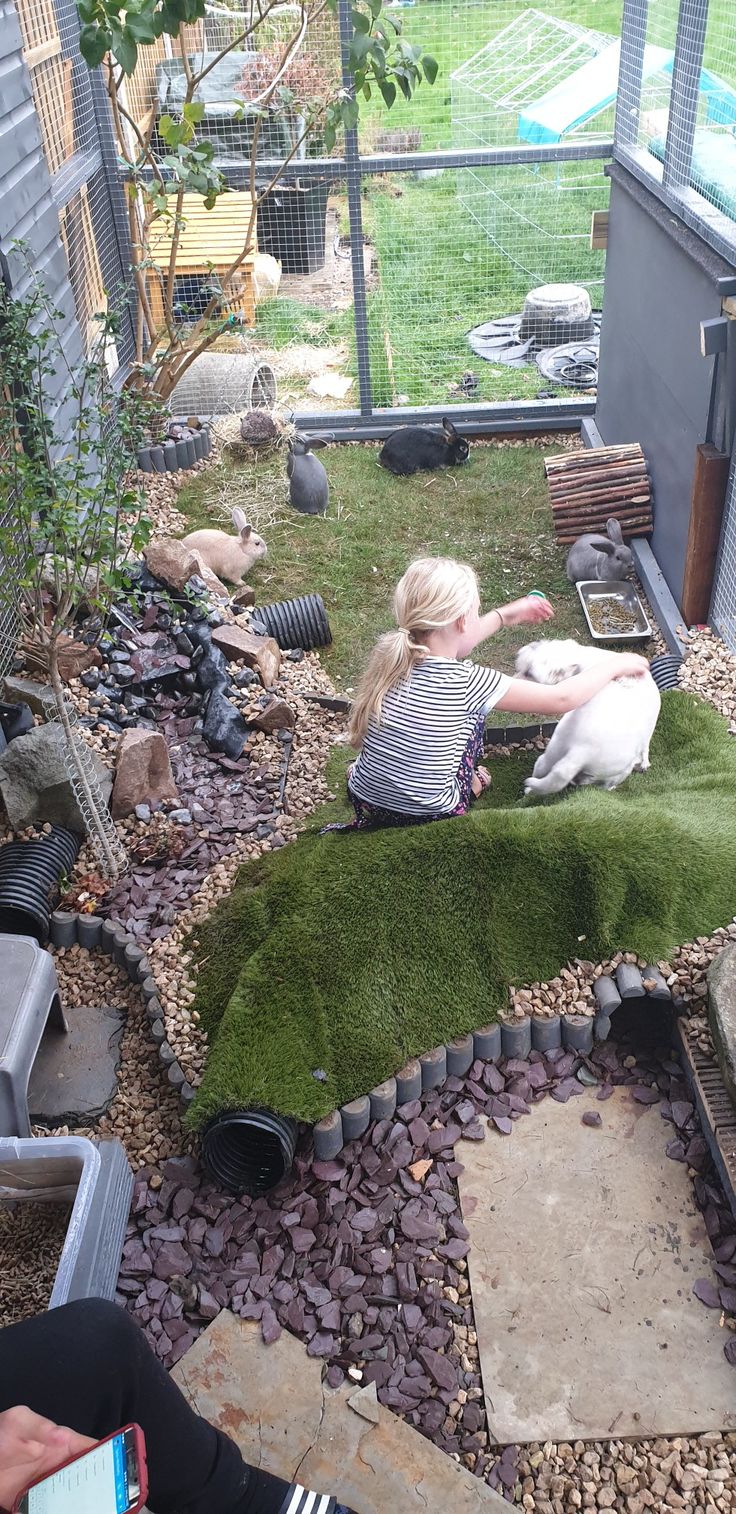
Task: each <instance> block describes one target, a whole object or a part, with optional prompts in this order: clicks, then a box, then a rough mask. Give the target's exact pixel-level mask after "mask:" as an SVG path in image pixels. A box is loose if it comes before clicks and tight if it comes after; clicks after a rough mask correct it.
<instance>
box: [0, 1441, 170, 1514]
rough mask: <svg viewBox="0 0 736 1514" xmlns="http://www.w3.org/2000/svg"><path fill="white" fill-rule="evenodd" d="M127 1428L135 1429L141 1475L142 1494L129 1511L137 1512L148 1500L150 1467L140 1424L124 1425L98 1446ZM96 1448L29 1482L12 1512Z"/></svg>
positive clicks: (73, 1457)
mask: <svg viewBox="0 0 736 1514" xmlns="http://www.w3.org/2000/svg"><path fill="white" fill-rule="evenodd" d="M126 1430H132V1431H133V1436H134V1441H135V1454H136V1457H137V1459H138V1477H139V1480H140V1494H139V1496H138V1502H137V1503H134V1504H131V1505H130V1508H129V1511H128V1514H136V1511H137V1510H140V1509H142V1508H143V1506H144V1504H145V1502H146V1499H147V1497H148V1467H147V1463H146V1442H145V1439H144V1435H143V1431H142V1429H141V1427H140V1425H122V1426H121V1428H120V1429H119V1430H113V1433H112V1435H105V1436H104V1437H103V1439H102V1440H99V1441H98V1442H97V1445H98V1446H104V1445H106V1444H107V1442H108V1441H109V1440H115V1438H116V1436H118V1435H124V1434H125V1432H126ZM94 1450H95V1447H94V1446H88V1448H87V1450H86V1451H80V1453H79V1455H78V1456H68V1457H67V1459H66V1461H63V1462H62V1463H61V1465H60V1466H58V1467H54V1469H53V1471H52V1472H47V1473H46V1476H45V1477H39V1478H37V1479H36V1481H35V1482H31V1483H29V1484H28V1487H27V1488H24V1489H23V1491H22V1493H19V1494H18V1497H17V1498H16V1500H15V1503H14V1504H13V1507H12V1509H11V1514H19V1510H20V1504H21V1499H23V1498H25V1497H26V1496H27V1495H28V1494H29V1493H30V1492H31V1491H32V1490H33V1488H38V1487H40V1485H41V1483H44V1482H47V1481H48V1478H49V1477H54V1476H55V1474H56V1473H57V1472H63V1471H64V1468H65V1467H70V1466H71V1464H72V1462H75V1461H81V1460H82V1457H83V1456H89V1454H90V1451H94ZM110 1514H112V1510H111V1511H110Z"/></svg>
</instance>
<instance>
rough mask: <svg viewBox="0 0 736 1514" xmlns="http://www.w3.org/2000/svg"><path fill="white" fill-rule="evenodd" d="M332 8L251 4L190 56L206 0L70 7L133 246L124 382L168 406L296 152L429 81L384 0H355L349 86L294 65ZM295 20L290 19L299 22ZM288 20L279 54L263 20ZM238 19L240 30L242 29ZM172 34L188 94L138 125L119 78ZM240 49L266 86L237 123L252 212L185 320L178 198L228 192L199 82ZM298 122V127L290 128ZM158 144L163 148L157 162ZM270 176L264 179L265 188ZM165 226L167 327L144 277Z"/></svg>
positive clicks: (215, 327)
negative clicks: (221, 270) (271, 148)
mask: <svg viewBox="0 0 736 1514" xmlns="http://www.w3.org/2000/svg"><path fill="white" fill-rule="evenodd" d="M336 4H337V0H302V3H301V4H300V5H299V6H296V5H293V4H292V5H285V4H284V0H248V7H247V9H246V10H244V11H242V12H237V11H233V28H232V29H233V33H234V35H233V36H232V39H231V40H230V41H229V42H228V43H227V45H226V46H223V47H221V49H220V51H219V52H218V53H217V54H216V55H215V56H212V55H211V54H207V55H206V54H205V53H204V51H201V52H200V53H199V54H197V55H195V56H193V57H192V56H190V54H189V52H188V49H187V43H186V38H185V32H184V28H185V27H191V26H192V25H194V24H197V23H202V21H203V18H204V16H205V10H206V3H205V0H129V3H128V4H127V7H126V8H123V6H122V5H121V0H77V5H78V9H79V14H80V19H81V23H82V26H81V34H80V46H81V51H82V55H83V57H84V59H85V61H86V62H87V63H88V65H89V66H90V67H91V68H93V67H97V66H98V65H100V64H101V65H102V67H103V72H104V78H105V84H106V87H107V93H108V95H109V98H110V104H111V107H112V116H113V122H114V128H115V133H116V136H117V142H118V147H119V152H120V157H121V160H122V166H123V171H124V174H125V178H126V182H127V189H128V197H129V222H130V240H131V247H132V262H133V277H134V280H135V286H136V292H137V299H138V312H137V332H136V347H137V353H136V357H137V361H136V366H135V370H134V373H133V375H132V377H131V383H132V384H133V385H134V386H136V387H138V388H140V389H142V390H145V391H147V392H148V393H149V394H150V395H151V396H152V397H154V398H156V399H158V400H160V401H166V400H168V398H169V396H170V394H171V392H172V390H173V389H174V387H175V385H176V384H177V383H178V382H179V380H180V379H181V378H182V377H183V375H184V374H185V373H186V371H187V369H188V368H189V367H190V366H191V364H192V363H193V362H194V360H195V358H196V357H197V356H198V355H199V354H200V353H202V352H204V351H206V349H207V348H208V347H210V346H211V345H212V344H213V343H214V342H215V341H216V340H217V338H218V337H219V336H220V335H221V334H222V333H223V331H224V330H225V329H226V328H227V325H228V321H227V317H226V316H223V315H222V313H221V307H222V304H223V303H227V301H228V298H229V297H231V296H232V294H233V292H234V290H235V289H236V288H237V278H238V271H239V269H241V268H242V266H243V263H244V262H245V260H246V258H247V257H248V256H249V254H250V252H251V251H252V249H253V246H254V244H255V230H256V219H257V214H258V206H259V204H261V203H262V201H263V200H264V199H265V197H266V196H267V195H268V194H270V193H271V191H272V190H273V188H274V186H275V185H276V184H277V183H278V182H279V180H280V179H281V178H282V177H283V174H284V171H285V169H286V168H287V166H288V165H289V163H290V162H291V161H292V160H293V159H294V158H296V157H297V156H298V155H299V153H300V152H301V150H302V146H303V144H305V143H306V142H307V141H309V140H310V139H311V140H314V138H315V136H319V139H320V142H321V144H323V146H324V150H325V151H326V152H328V153H329V152H331V151H332V150H333V148H334V146H335V143H336V140H337V135H338V132H339V130H340V129H341V128H344V127H354V126H356V125H357V121H358V115H359V102H360V101H361V100H366V101H367V100H370V99H371V98H372V96H373V94H374V93H378V94H379V95H380V97H381V98H382V100H383V103H384V105H385V106H386V107H387V108H389V109H390V107H391V106H392V105H393V103H394V101H395V100H396V98H397V96H398V95H399V94H400V95H402V96H403V97H404V99H406V100H409V99H411V97H412V95H413V93H414V91H415V89H416V88H417V87H418V85H419V84H420V83H421V82H422V80H426V81H428V82H429V83H430V84H431V83H433V82H434V80H435V78H436V76H437V63H436V62H435V60H434V58H432V57H430V56H429V55H428V54H426V53H424V52H423V50H422V49H421V48H420V47H416V46H413V45H411V44H410V43H408V42H406V41H405V40H404V39H403V37H402V35H401V23H400V21H398V20H395V19H394V18H393V17H390V16H388V15H387V14H385V13H384V11H383V0H353V3H352V6H351V12H350V15H351V38H350V43H349V51H348V67H349V70H350V75H351V80H352V84H351V88H350V89H345V88H344V87H343V85H342V83H341V82H340V79H339V77H336V78H335V80H334V82H330V79H329V75H328V73H327V72H325V70H324V68H323V67H315V68H314V69H313V70H311V71H309V70H308V69H305V68H304V67H303V66H301V67H300V66H299V64H298V61H297V60H298V59H299V58H300V57H303V53H301V49H302V48H303V47H304V44H305V41H306V39H307V38H308V37H309V34H310V31H312V32H313V30H314V27H315V24H316V23H317V21H318V20H319V18H320V17H321V16H323V15H324V14H325V13H326V12H329V11H334V10H335V9H336ZM294 12H297V14H296V16H295V15H294ZM276 16H278V17H279V18H280V19H282V18H284V17H285V16H290V17H291V19H292V20H293V26H292V27H291V31H290V34H289V35H288V36H287V37H286V38H285V39H282V40H281V41H280V42H279V44H278V47H277V48H276V49H275V50H274V47H273V44H272V42H271V41H270V40H269V39H268V23H269V19H270V18H274V17H276ZM241 19H242V24H239V22H240V20H241ZM164 35H166V36H169V37H171V38H172V39H173V43H174V46H175V48H176V49H178V53H179V56H180V59H181V66H182V73H183V80H184V88H183V91H182V97H181V103H180V105H179V107H178V109H177V110H176V112H175V113H168V114H164V115H162V116H160V117H159V119H158V120H156V118H155V111H154V112H153V113H152V115H151V119H150V121H149V124H148V126H147V127H146V128H145V129H143V128H141V126H140V125H139V124H138V123H137V122H136V121H135V119H134V117H133V115H132V114H131V112H130V110H129V109H128V104H127V95H126V81H127V80H128V79H129V78H130V77H131V75H132V74H133V73H134V71H135V68H136V64H137V62H138V57H139V52H140V50H141V49H145V48H150V47H151V46H153V45H154V44H155V43H156V42H157V41H158V39H159V38H161V37H162V36H164ZM236 48H248V49H253V50H255V51H256V52H259V51H260V52H263V53H264V54H265V57H266V60H267V63H266V71H265V78H263V77H261V78H260V79H259V80H258V84H259V87H258V88H257V90H256V91H255V93H254V95H253V96H252V98H251V100H250V101H249V102H244V103H243V104H242V105H241V107H240V109H239V115H240V118H241V120H243V119H247V122H248V123H249V125H250V126H251V133H250V143H249V153H248V157H247V160H244V166H245V168H246V170H247V172H246V175H245V176H246V177H247V181H248V186H249V192H250V212H249V215H248V219H247V225H246V226H245V228H244V232H243V243H242V248H241V249H239V250H238V253H237V255H236V256H235V257H234V258H233V260H232V262H231V264H230V266H229V267H228V269H227V271H226V273H225V274H224V276H223V277H222V278H221V286H222V294H221V295H220V294H219V293H218V292H216V291H215V292H213V293H212V296H211V298H210V299H209V301H208V303H207V305H206V308H205V309H204V310H202V312H201V314H199V315H198V316H197V318H196V320H194V321H193V322H191V323H187V324H185V323H183V322H181V321H178V320H177V316H176V311H175V281H176V254H177V248H178V244H179V241H180V237H181V231H182V227H183V224H184V217H183V200H184V195H185V194H192V193H194V194H198V195H201V196H202V199H203V202H204V204H205V206H206V207H207V208H208V209H210V208H211V207H212V206H213V205H214V204H215V203H216V201H217V199H218V197H219V196H220V195H222V194H224V193H225V192H226V189H227V186H226V182H225V179H224V178H223V175H222V173H221V172H220V170H219V169H218V167H217V165H216V163H215V150H214V147H213V144H212V143H211V142H210V141H208V140H207V136H206V125H203V123H204V118H205V107H204V104H203V103H202V101H201V99H200V98H199V93H200V89H201V86H202V84H203V83H204V81H205V80H206V79H207V77H208V76H209V75H210V74H211V72H212V70H213V69H214V68H215V67H216V66H217V64H218V63H220V62H221V61H222V60H223V59H224V58H226V57H227V55H228V54H229V53H230V52H232V51H233V49H236ZM279 117H281V118H282V119H284V120H286V121H287V123H288V126H289V132H288V140H289V141H290V146H288V147H287V148H286V149H285V151H284V156H283V159H282V160H281V161H278V162H276V164H275V166H274V164H273V162H271V161H269V162H268V163H267V164H265V165H264V161H263V159H264V153H263V151H262V146H261V140H262V137H263V134H264V125H265V123H266V122H272V121H273V119H274V118H279ZM295 120H298V121H299V123H300V130H298V132H294V130H293V123H294V121H295ZM157 136H158V137H159V138H160V139H162V140H163V142H164V144H165V149H166V150H165V153H164V154H163V156H161V154H160V149H159V148H158V147H157ZM264 176H265V182H264ZM163 217H166V218H168V219H169V221H170V223H171V228H172V236H171V247H170V254H169V257H168V265H167V267H166V268H165V269H164V270H162V277H161V295H162V308H163V321H162V322H161V321H158V322H157V321H156V319H155V318H154V315H153V312H152V310H151V304H150V301H149V298H148V290H147V282H146V274H147V271H148V270H149V269H151V268H152V267H154V266H155V259H153V258H152V255H151V229H152V227H153V225H154V223H155V222H157V221H159V220H160V219H161V218H163Z"/></svg>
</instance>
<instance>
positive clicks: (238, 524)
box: [232, 510, 253, 541]
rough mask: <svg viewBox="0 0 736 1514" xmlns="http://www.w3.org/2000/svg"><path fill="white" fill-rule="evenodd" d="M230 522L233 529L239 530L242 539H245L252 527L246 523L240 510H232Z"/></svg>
mask: <svg viewBox="0 0 736 1514" xmlns="http://www.w3.org/2000/svg"><path fill="white" fill-rule="evenodd" d="M232 522H233V525H234V527H235V530H236V531H239V532H240V535H241V536H242V538H243V541H247V540H248V537H249V536H250V533H251V531H252V529H253V527H252V526H250V525H249V524H248V522H247V520H246V518H245V515H244V513H243V511H242V510H233V513H232Z"/></svg>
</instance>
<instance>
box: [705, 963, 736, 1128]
mask: <svg viewBox="0 0 736 1514" xmlns="http://www.w3.org/2000/svg"><path fill="white" fill-rule="evenodd" d="M708 1019H709V1020H710V1028H711V1032H712V1035H713V1040H714V1042H715V1047H716V1053H717V1056H718V1061H719V1063H720V1068H721V1072H722V1074H723V1081H724V1083H725V1084H726V1087H727V1088H728V1091H729V1093H730V1095H731V1098H732V1099H733V1102H734V1104H735V1105H736V946H727V947H726V948H725V950H724V951H722V952H720V953H719V955H718V956H717V957H716V959H715V961H714V962H712V963H711V965H710V967H709V969H708Z"/></svg>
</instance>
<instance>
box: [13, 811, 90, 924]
mask: <svg viewBox="0 0 736 1514" xmlns="http://www.w3.org/2000/svg"><path fill="white" fill-rule="evenodd" d="M80 845H81V841H80V838H79V836H75V835H74V834H73V832H72V831H65V830H62V829H61V827H59V826H55V827H54V828H53V830H52V831H51V833H50V835H48V836H44V837H43V839H40V838H39V839H37V840H33V841H10V842H8V844H7V845H6V846H4V847H2V848H0V933H1V934H3V935H13V936H33V937H34V938H35V940H36V941H37V942H38V944H39V946H45V945H46V943H47V941H48V939H49V916H50V915H51V911H52V910H53V909H55V907H56V903H57V900H58V897H59V887H58V884H59V879H60V878H61V876H62V875H63V874H64V873H70V872H71V870H72V868H73V866H74V863H75V862H76V860H77V853H78V852H79V848H80Z"/></svg>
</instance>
